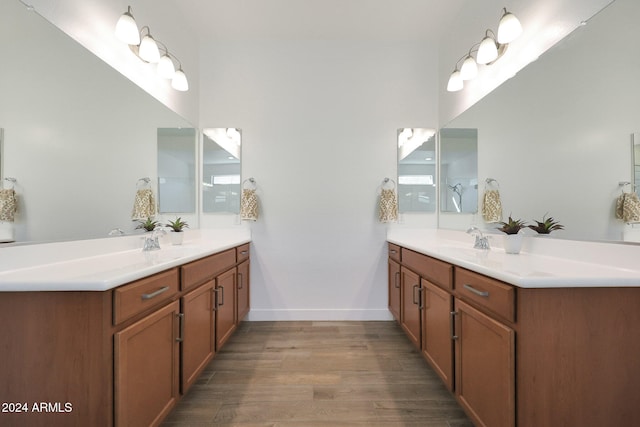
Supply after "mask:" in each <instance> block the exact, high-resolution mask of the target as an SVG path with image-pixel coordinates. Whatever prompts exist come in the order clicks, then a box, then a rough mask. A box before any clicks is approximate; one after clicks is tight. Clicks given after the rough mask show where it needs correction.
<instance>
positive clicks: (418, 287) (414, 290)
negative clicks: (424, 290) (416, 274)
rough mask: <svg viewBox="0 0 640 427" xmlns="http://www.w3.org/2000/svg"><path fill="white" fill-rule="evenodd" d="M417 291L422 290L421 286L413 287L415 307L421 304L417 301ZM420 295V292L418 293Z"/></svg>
mask: <svg viewBox="0 0 640 427" xmlns="http://www.w3.org/2000/svg"><path fill="white" fill-rule="evenodd" d="M416 289H420V285H413V303H414V304H415V305H418V304H420V303H419V302H418V301H416ZM418 293H419V291H418Z"/></svg>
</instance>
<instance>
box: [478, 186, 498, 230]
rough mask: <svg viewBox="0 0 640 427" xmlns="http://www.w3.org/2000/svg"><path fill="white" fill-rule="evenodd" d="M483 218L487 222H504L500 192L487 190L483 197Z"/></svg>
mask: <svg viewBox="0 0 640 427" xmlns="http://www.w3.org/2000/svg"><path fill="white" fill-rule="evenodd" d="M482 218H484V220H485V222H500V221H502V201H501V200H500V192H499V191H498V190H486V191H485V192H484V196H483V197H482Z"/></svg>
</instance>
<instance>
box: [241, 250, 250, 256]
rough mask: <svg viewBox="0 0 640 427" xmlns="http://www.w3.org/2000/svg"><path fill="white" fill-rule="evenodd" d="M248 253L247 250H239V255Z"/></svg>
mask: <svg viewBox="0 0 640 427" xmlns="http://www.w3.org/2000/svg"><path fill="white" fill-rule="evenodd" d="M248 253H249V251H240V255H246V254H248Z"/></svg>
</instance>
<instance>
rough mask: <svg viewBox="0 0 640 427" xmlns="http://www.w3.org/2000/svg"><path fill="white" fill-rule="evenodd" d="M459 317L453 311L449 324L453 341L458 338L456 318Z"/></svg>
mask: <svg viewBox="0 0 640 427" xmlns="http://www.w3.org/2000/svg"><path fill="white" fill-rule="evenodd" d="M457 315H458V312H457V311H452V312H451V322H450V323H449V325H450V328H451V339H452V340H457V339H458V336H457V335H456V325H455V323H456V316H457Z"/></svg>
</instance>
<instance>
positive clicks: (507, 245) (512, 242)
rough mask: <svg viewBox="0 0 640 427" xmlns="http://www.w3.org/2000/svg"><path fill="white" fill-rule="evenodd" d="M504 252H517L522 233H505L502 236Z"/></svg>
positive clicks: (518, 251)
mask: <svg viewBox="0 0 640 427" xmlns="http://www.w3.org/2000/svg"><path fill="white" fill-rule="evenodd" d="M503 240H504V252H505V253H507V254H519V253H520V249H521V248H522V234H520V233H518V234H507V235H505V236H504V239H503Z"/></svg>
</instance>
